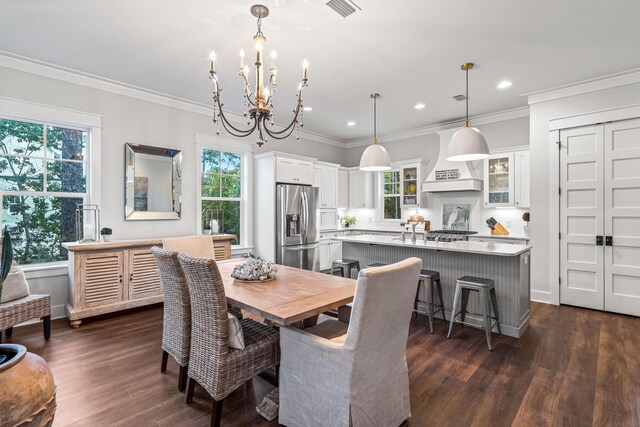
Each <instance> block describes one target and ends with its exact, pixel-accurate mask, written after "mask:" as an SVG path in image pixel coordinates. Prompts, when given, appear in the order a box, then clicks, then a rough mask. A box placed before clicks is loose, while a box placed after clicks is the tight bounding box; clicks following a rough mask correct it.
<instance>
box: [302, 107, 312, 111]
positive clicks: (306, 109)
mask: <svg viewBox="0 0 640 427" xmlns="http://www.w3.org/2000/svg"><path fill="white" fill-rule="evenodd" d="M303 110H304V111H313V108H311V107H304V108H303Z"/></svg>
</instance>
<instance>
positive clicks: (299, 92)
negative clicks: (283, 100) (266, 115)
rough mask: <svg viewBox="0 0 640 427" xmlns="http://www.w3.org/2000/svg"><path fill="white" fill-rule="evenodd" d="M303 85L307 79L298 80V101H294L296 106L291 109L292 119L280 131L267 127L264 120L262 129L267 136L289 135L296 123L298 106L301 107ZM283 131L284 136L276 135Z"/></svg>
mask: <svg viewBox="0 0 640 427" xmlns="http://www.w3.org/2000/svg"><path fill="white" fill-rule="evenodd" d="M305 87H307V79H303V80H302V82H300V86H299V89H298V101H297V102H296V107H295V108H294V109H293V119H292V120H291V122H290V123H289V125H288V126H287V127H285V128H284V129H282V130H280V131H276V130H272V129H269V128H268V127H267V123H266V120H265V121H264V124H263V126H264V129H265V131H266V132H267V133H268V134H269V136H271V137H272V138H275V139H284V138H286V137H288V136H289V135H291V133H292V132H293V129H294V128H295V125H296V124H297V123H298V114H300V107H302V89H303V88H305ZM287 132H288V133H287ZM284 133H287V135H286V136H284V137H278V135H282V134H284Z"/></svg>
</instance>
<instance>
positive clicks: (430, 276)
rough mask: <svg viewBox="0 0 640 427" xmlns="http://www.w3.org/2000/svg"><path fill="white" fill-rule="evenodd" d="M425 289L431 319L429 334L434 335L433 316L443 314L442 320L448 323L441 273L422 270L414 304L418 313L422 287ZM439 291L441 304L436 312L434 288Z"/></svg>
mask: <svg viewBox="0 0 640 427" xmlns="http://www.w3.org/2000/svg"><path fill="white" fill-rule="evenodd" d="M421 285H422V287H423V288H424V293H425V295H426V297H427V317H428V318H429V332H431V333H433V316H434V315H435V314H436V313H438V312H439V313H442V319H443V320H444V321H445V322H446V321H447V316H446V315H445V314H444V299H443V297H442V283H441V282H440V273H439V272H437V271H433V270H427V269H422V270H420V276H419V278H418V291H417V292H416V300H415V302H414V303H413V310H414V311H415V312H416V313H418V298H419V296H420V287H421ZM434 285H435V287H436V288H437V289H438V297H439V298H438V299H439V300H440V304H438V308H437V309H435V310H434V308H435V307H436V304H435V302H434V300H433V299H434V297H433V290H434V289H433V288H434Z"/></svg>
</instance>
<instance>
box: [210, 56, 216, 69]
mask: <svg viewBox="0 0 640 427" xmlns="http://www.w3.org/2000/svg"><path fill="white" fill-rule="evenodd" d="M209 59H210V60H211V72H212V73H215V72H216V53H215V52H214V51H211V53H210V54H209Z"/></svg>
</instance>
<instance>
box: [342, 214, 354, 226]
mask: <svg viewBox="0 0 640 427" xmlns="http://www.w3.org/2000/svg"><path fill="white" fill-rule="evenodd" d="M340 222H342V225H344V226H345V227H346V228H349V227H351V226H352V225H355V223H356V217H355V216H343V217H341V218H340Z"/></svg>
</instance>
